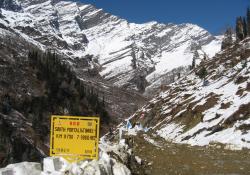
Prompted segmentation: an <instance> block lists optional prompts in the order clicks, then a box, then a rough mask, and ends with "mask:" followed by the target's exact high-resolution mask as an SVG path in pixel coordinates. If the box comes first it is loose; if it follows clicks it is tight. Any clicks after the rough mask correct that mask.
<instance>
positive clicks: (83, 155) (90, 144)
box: [50, 115, 99, 162]
mask: <svg viewBox="0 0 250 175" xmlns="http://www.w3.org/2000/svg"><path fill="white" fill-rule="evenodd" d="M98 142H99V118H98V117H75V116H55V115H53V116H52V117H51V132H50V156H61V157H64V158H65V159H66V160H68V161H69V162H74V161H79V160H84V159H98Z"/></svg>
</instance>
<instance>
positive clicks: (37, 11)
mask: <svg viewBox="0 0 250 175" xmlns="http://www.w3.org/2000/svg"><path fill="white" fill-rule="evenodd" d="M0 5H1V7H2V8H3V9H2V16H3V17H2V19H4V20H5V21H7V22H8V27H10V28H12V29H14V30H16V31H18V32H20V34H21V35H23V36H24V37H27V38H29V40H30V42H33V43H34V41H36V42H37V43H36V44H38V45H41V47H43V48H44V49H45V48H50V49H55V50H57V51H58V52H60V53H63V54H64V55H67V56H68V57H69V58H76V57H78V58H80V59H83V58H84V56H85V55H93V57H92V60H91V61H90V62H92V61H93V62H94V64H92V65H95V66H97V67H98V69H99V73H100V75H101V76H102V77H103V78H105V79H106V80H107V81H108V82H110V83H112V84H113V85H115V86H118V87H124V88H127V89H133V90H134V89H135V90H138V91H141V92H144V91H145V88H146V87H148V88H147V89H146V91H147V92H148V91H150V89H152V88H150V87H159V86H160V84H161V83H163V82H164V83H169V82H171V81H172V80H168V79H166V78H165V77H166V76H168V74H169V72H170V71H171V70H173V69H174V68H178V67H180V66H183V67H185V66H188V65H191V63H192V58H193V52H194V51H195V50H200V51H201V52H205V53H206V54H207V55H208V56H209V57H212V56H213V55H214V54H215V53H216V52H218V51H219V49H220V43H221V42H220V40H219V39H216V37H214V36H212V35H211V34H209V33H208V32H207V31H206V30H204V29H202V28H200V27H199V26H197V25H194V24H180V25H176V24H159V23H157V22H149V23H145V24H134V23H129V22H127V21H126V20H124V19H121V18H119V17H117V16H114V15H111V14H109V13H106V12H104V11H103V10H102V9H96V8H95V7H94V6H92V5H87V4H82V3H77V2H72V1H60V0H42V1H37V0H36V1H34V0H32V1H31V0H11V1H7V0H4V1H3V3H2V4H0ZM72 65H73V66H75V67H76V65H74V64H72ZM180 71H181V70H179V71H178V72H180ZM149 85H151V86H149ZM147 92H146V94H147Z"/></svg>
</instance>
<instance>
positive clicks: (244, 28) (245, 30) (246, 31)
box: [242, 17, 248, 38]
mask: <svg viewBox="0 0 250 175" xmlns="http://www.w3.org/2000/svg"><path fill="white" fill-rule="evenodd" d="M242 20H243V33H244V38H246V37H247V33H248V30H247V22H246V18H245V17H243V19H242Z"/></svg>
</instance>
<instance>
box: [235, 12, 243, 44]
mask: <svg viewBox="0 0 250 175" xmlns="http://www.w3.org/2000/svg"><path fill="white" fill-rule="evenodd" d="M236 38H237V40H238V41H241V40H243V39H244V30H243V20H242V17H238V18H237V19H236Z"/></svg>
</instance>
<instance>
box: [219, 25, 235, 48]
mask: <svg viewBox="0 0 250 175" xmlns="http://www.w3.org/2000/svg"><path fill="white" fill-rule="evenodd" d="M232 44H233V29H232V28H230V27H229V28H227V30H226V32H225V34H224V38H223V40H222V44H221V49H222V50H223V49H225V48H228V47H230V46H231V45H232Z"/></svg>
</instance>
